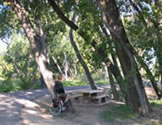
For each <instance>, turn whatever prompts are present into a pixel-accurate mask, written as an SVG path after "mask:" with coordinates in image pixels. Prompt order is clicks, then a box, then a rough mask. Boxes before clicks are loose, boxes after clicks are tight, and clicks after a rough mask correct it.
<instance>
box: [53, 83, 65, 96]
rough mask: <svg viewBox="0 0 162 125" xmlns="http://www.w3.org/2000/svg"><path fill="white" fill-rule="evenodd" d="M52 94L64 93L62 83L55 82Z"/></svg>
mask: <svg viewBox="0 0 162 125" xmlns="http://www.w3.org/2000/svg"><path fill="white" fill-rule="evenodd" d="M54 93H55V94H62V93H65V90H64V87H63V85H62V82H60V81H55V86H54Z"/></svg>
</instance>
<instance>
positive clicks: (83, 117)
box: [22, 96, 108, 125]
mask: <svg viewBox="0 0 162 125" xmlns="http://www.w3.org/2000/svg"><path fill="white" fill-rule="evenodd" d="M34 101H35V102H36V103H37V104H40V105H41V106H39V105H35V106H33V107H31V106H30V107H28V106H26V107H25V108H24V109H23V110H22V119H24V123H25V124H26V125H29V124H30V125H54V124H56V125H108V123H106V122H105V121H103V120H102V119H101V118H100V115H98V114H99V113H100V112H102V111H103V110H104V107H105V106H106V105H105V106H103V107H102V108H98V107H90V106H83V105H82V106H80V105H74V108H75V113H72V112H71V111H67V112H64V113H61V114H60V115H59V116H52V115H51V114H50V113H49V111H48V105H49V103H50V98H49V96H44V97H41V98H39V99H36V100H34ZM29 113H30V115H29Z"/></svg>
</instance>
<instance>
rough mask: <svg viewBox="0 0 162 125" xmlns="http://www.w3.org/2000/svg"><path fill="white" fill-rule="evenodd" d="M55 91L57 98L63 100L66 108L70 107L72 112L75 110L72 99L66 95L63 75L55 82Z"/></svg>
mask: <svg viewBox="0 0 162 125" xmlns="http://www.w3.org/2000/svg"><path fill="white" fill-rule="evenodd" d="M53 90H54V93H55V95H56V97H57V96H59V97H60V98H61V99H62V100H63V102H64V105H65V106H66V105H68V106H70V107H71V109H72V110H74V108H73V106H72V102H71V99H70V98H71V97H70V96H68V95H67V94H66V93H65V90H64V86H63V84H62V76H61V75H59V76H58V77H57V80H56V81H55V86H54V88H53Z"/></svg>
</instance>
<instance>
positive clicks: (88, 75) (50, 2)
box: [48, 0, 96, 89]
mask: <svg viewBox="0 0 162 125" xmlns="http://www.w3.org/2000/svg"><path fill="white" fill-rule="evenodd" d="M48 1H49V4H50V5H51V6H52V8H53V9H54V10H55V12H56V13H57V15H58V16H59V17H60V18H61V19H62V20H63V21H64V22H65V23H66V24H67V25H68V26H70V28H71V31H70V39H71V43H72V46H73V47H74V50H75V52H76V55H77V57H78V59H79V61H80V63H81V65H82V66H83V68H84V70H85V72H86V75H87V78H88V80H89V84H90V86H91V88H92V89H96V86H95V84H94V81H93V79H92V77H91V75H90V72H89V69H88V67H87V66H86V63H85V62H84V61H83V59H82V57H81V55H80V54H79V51H78V48H77V46H76V44H75V42H74V40H73V37H72V30H75V31H76V30H77V29H78V26H77V25H76V24H75V23H74V22H73V21H70V20H69V19H68V18H67V17H66V16H65V15H64V14H63V13H62V11H61V10H60V8H59V6H58V5H57V4H56V3H55V1H53V0H48ZM79 34H80V35H81V36H82V37H83V38H84V39H87V38H85V36H84V35H83V34H82V33H79Z"/></svg>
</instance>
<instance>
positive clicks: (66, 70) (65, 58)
mask: <svg viewBox="0 0 162 125" xmlns="http://www.w3.org/2000/svg"><path fill="white" fill-rule="evenodd" d="M68 70H69V64H68V60H67V55H66V53H65V52H64V78H65V80H67V79H68Z"/></svg>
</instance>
